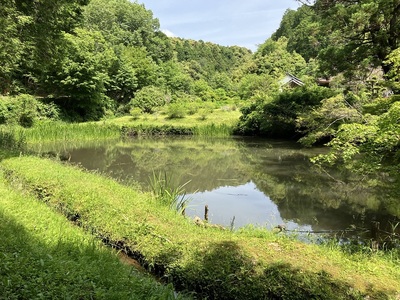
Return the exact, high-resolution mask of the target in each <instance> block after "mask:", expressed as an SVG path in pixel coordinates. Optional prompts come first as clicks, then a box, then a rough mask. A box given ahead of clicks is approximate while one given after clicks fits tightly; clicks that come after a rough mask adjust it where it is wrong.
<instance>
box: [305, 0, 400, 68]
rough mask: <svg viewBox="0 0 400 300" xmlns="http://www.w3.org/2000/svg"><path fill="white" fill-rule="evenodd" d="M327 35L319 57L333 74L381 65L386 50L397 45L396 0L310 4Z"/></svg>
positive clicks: (399, 11)
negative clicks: (327, 42) (327, 38)
mask: <svg viewBox="0 0 400 300" xmlns="http://www.w3.org/2000/svg"><path fill="white" fill-rule="evenodd" d="M313 9H314V10H315V12H316V14H318V15H319V16H320V20H321V24H322V26H323V27H324V29H325V31H326V32H327V34H329V35H330V38H329V46H327V47H326V48H324V49H323V50H322V51H321V52H320V53H319V57H320V59H321V60H322V61H323V62H324V64H323V68H325V69H327V70H329V71H330V72H331V73H332V74H337V73H339V72H343V71H348V70H353V69H354V68H357V67H358V66H360V65H362V64H366V65H367V66H372V67H382V69H383V70H384V72H385V73H388V72H389V71H390V65H387V64H385V63H384V61H385V60H386V58H387V56H388V54H389V53H391V52H392V51H393V50H395V49H397V48H398V47H399V46H400V1H399V0H359V1H354V0H317V1H315V3H314V5H313Z"/></svg>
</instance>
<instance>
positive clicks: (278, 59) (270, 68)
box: [254, 37, 306, 78]
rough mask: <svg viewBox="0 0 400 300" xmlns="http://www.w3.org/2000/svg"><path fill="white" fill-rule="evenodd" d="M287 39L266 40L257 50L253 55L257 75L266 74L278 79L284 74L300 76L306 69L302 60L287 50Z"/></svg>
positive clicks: (299, 56) (296, 54) (298, 55)
mask: <svg viewBox="0 0 400 300" xmlns="http://www.w3.org/2000/svg"><path fill="white" fill-rule="evenodd" d="M287 45H288V39H287V38H286V37H282V38H280V39H278V41H274V40H272V39H268V40H267V41H265V42H264V43H263V44H262V45H260V46H259V47H258V49H257V52H256V53H255V54H254V61H255V65H256V68H255V72H256V73H257V74H268V75H271V76H274V77H275V78H279V77H281V76H283V75H284V74H285V73H287V72H289V73H293V74H296V75H297V76H299V75H301V74H302V73H303V72H302V71H303V70H304V69H305V68H306V62H305V60H304V58H303V57H302V56H301V55H300V54H298V53H296V52H290V51H288V49H287Z"/></svg>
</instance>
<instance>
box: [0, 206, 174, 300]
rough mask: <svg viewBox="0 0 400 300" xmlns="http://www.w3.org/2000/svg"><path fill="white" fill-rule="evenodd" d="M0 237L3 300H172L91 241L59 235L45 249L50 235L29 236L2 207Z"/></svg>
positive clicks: (160, 289)
mask: <svg viewBox="0 0 400 300" xmlns="http://www.w3.org/2000/svg"><path fill="white" fill-rule="evenodd" d="M45 216H46V215H45V214H43V215H38V216H37V217H38V218H40V217H45ZM60 226H61V225H60ZM42 229H43V228H40V230H42ZM44 229H46V228H44ZM35 230H39V229H36V228H35ZM60 231H62V229H60ZM0 232H1V236H2V241H1V243H0V299H1V300H3V299H7V300H11V299H149V298H152V299H172V298H171V297H174V296H173V295H174V294H173V291H172V290H171V289H168V290H167V288H164V289H163V288H161V287H160V286H159V285H158V288H156V283H155V282H154V281H151V280H150V279H148V278H145V277H144V276H139V275H138V274H137V273H136V272H135V271H134V270H133V269H132V272H131V273H130V274H129V269H128V267H125V266H122V265H121V263H120V262H119V261H118V259H117V258H116V256H115V255H113V254H111V253H110V252H109V251H107V250H106V249H103V248H101V247H99V244H98V242H96V241H94V240H93V239H91V238H90V237H86V238H82V237H76V238H74V237H71V236H64V235H63V234H62V233H60V236H58V237H57V236H55V237H54V240H53V242H52V243H50V244H51V245H50V246H49V244H48V240H45V239H49V237H48V236H45V235H43V236H42V237H39V235H35V234H31V233H30V232H29V231H28V230H27V229H26V228H25V227H24V226H23V225H22V224H21V223H20V222H19V221H18V220H17V219H16V217H14V216H10V215H8V214H6V213H5V211H4V210H3V209H2V207H1V206H0ZM74 239H75V240H74ZM85 239H86V240H85ZM54 241H55V242H54Z"/></svg>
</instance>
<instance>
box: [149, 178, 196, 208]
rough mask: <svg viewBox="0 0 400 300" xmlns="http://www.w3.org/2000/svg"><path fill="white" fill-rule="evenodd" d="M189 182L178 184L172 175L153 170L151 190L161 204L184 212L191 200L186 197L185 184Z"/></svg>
mask: <svg viewBox="0 0 400 300" xmlns="http://www.w3.org/2000/svg"><path fill="white" fill-rule="evenodd" d="M189 182H190V181H187V182H186V183H184V184H182V185H177V186H176V185H175V183H174V182H173V179H172V177H171V176H168V175H167V173H164V174H162V173H161V172H160V173H158V174H156V173H154V172H153V176H152V177H150V180H149V185H150V190H151V192H152V193H153V195H154V197H155V198H156V199H157V201H158V202H159V203H160V204H162V205H165V206H167V207H168V208H170V209H172V210H175V211H177V212H178V213H180V214H184V212H185V209H186V208H187V206H188V204H189V202H190V199H189V198H187V197H186V191H185V186H186V185H187V184H188V183H189Z"/></svg>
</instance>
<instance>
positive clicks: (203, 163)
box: [36, 137, 400, 234]
mask: <svg viewBox="0 0 400 300" xmlns="http://www.w3.org/2000/svg"><path fill="white" fill-rule="evenodd" d="M36 151H37V152H47V151H55V152H57V153H68V156H69V157H70V162H71V163H74V164H80V165H81V166H83V167H84V168H87V169H89V170H98V171H99V172H101V173H105V174H107V175H109V176H111V177H114V178H117V179H118V180H121V181H123V182H127V183H128V182H133V181H134V182H138V183H139V184H140V185H141V186H142V187H143V189H148V188H149V179H150V177H152V175H153V173H155V174H158V173H159V172H161V173H162V174H164V173H165V174H167V175H168V176H169V177H170V178H171V179H172V180H173V181H174V184H175V185H180V184H184V183H186V182H189V183H188V184H187V185H186V186H185V189H186V192H187V197H188V199H190V203H189V207H188V208H187V209H186V214H187V215H188V216H191V217H194V216H199V217H201V218H203V216H204V207H205V205H207V206H208V207H209V221H210V222H211V223H214V224H221V225H223V226H228V227H230V226H233V227H234V228H240V227H242V226H245V225H248V224H254V225H256V226H263V227H267V228H273V227H275V226H277V225H285V226H286V228H287V229H288V230H294V231H296V230H297V231H313V232H325V231H341V230H346V229H349V228H353V227H356V228H365V229H366V230H368V229H370V226H371V222H373V221H378V222H380V228H381V230H384V231H392V227H393V226H395V225H396V224H398V223H399V222H400V219H399V218H400V200H399V189H398V186H399V183H398V182H397V181H396V179H395V178H391V177H390V176H388V175H387V174H377V176H376V177H375V178H364V177H361V176H357V175H355V174H352V173H350V172H348V171H343V170H338V169H330V170H320V169H318V168H316V167H315V166H314V165H313V164H311V163H310V161H309V158H310V157H312V156H315V155H316V154H319V153H323V152H324V151H326V149H323V148H312V149H308V148H306V149H304V148H301V147H300V146H299V145H298V144H296V143H292V142H287V141H276V140H263V139H255V138H229V139H227V138H223V139H218V138H207V139H205V138H196V137H168V138H135V139H129V140H117V141H111V142H110V141H108V142H96V143H87V144H80V145H73V144H68V145H65V144H63V145H60V144H57V145H41V146H40V148H38V149H36ZM395 185H397V187H396V186H395ZM398 227H400V226H398ZM355 234H358V233H355Z"/></svg>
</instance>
